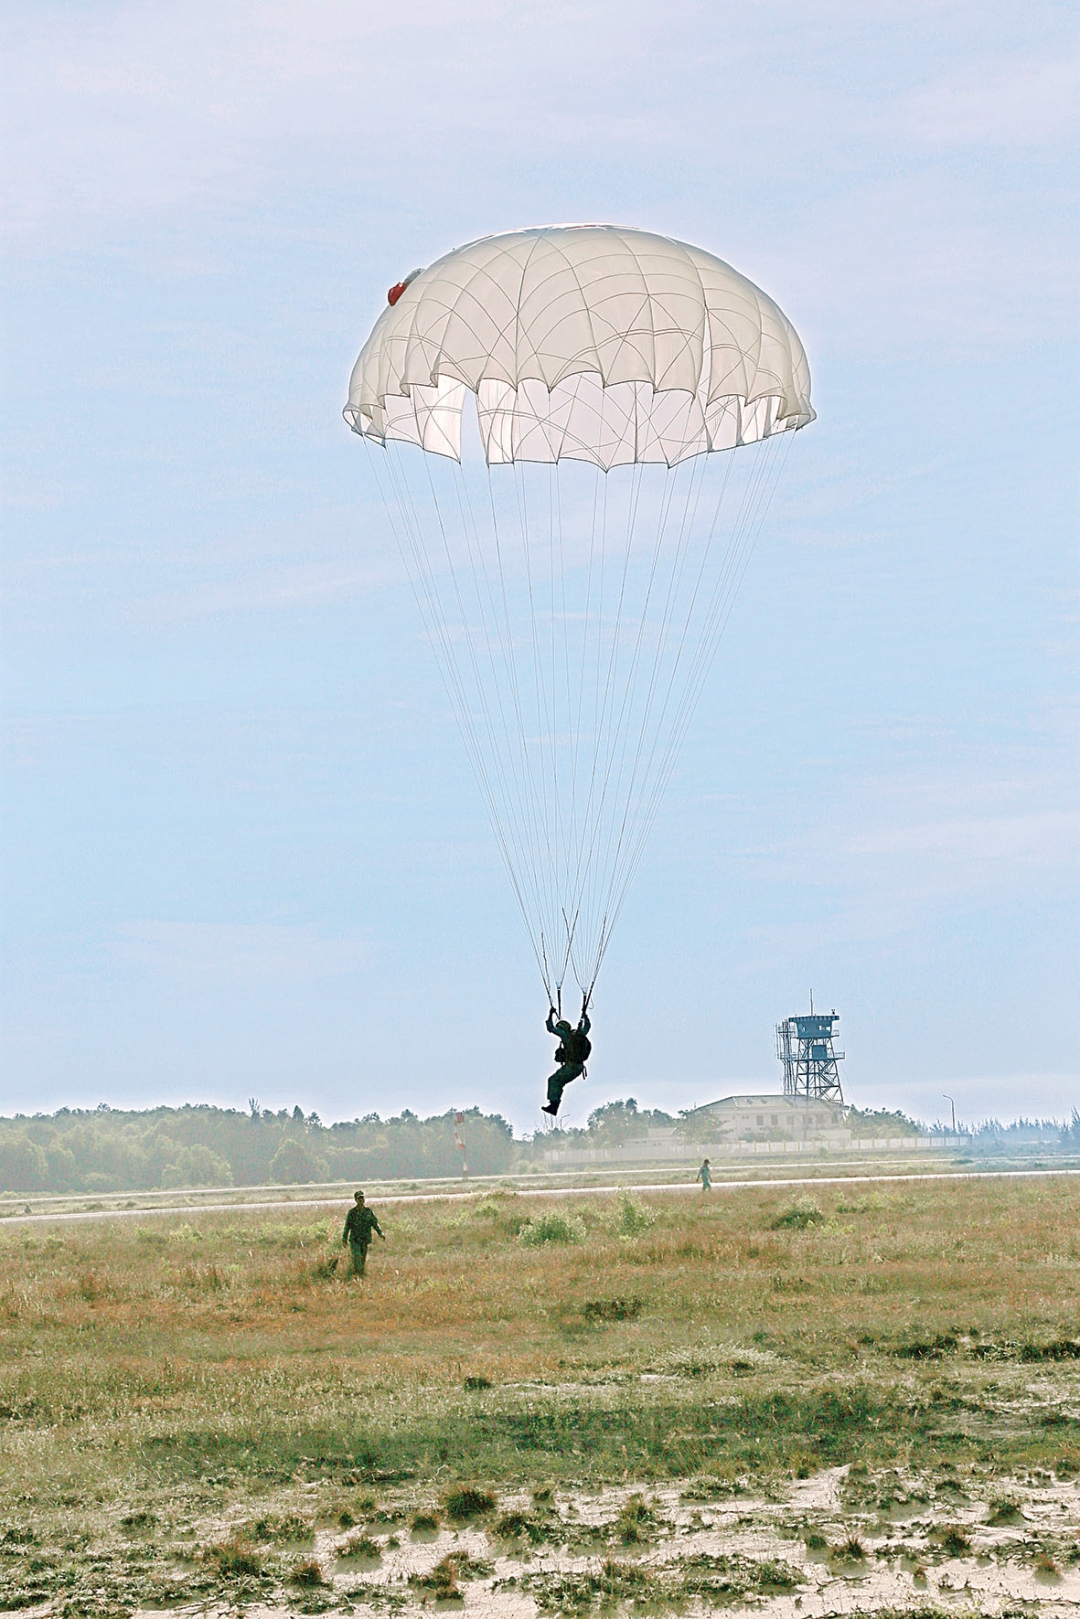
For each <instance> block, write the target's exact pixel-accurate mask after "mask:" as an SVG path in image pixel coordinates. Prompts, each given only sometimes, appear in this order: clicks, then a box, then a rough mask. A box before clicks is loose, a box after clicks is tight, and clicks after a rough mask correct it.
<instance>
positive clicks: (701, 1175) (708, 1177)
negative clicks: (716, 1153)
mask: <svg viewBox="0 0 1080 1619" xmlns="http://www.w3.org/2000/svg"><path fill="white" fill-rule="evenodd" d="M694 1178H695V1180H699V1181H700V1182H701V1190H702V1191H703V1192H708V1191H710V1190H711V1189H712V1171H711V1170H710V1168H709V1160H708V1159H707V1158H706V1159H705V1161H704V1162H703V1163H702V1166H701V1168H700V1169H699V1170H698V1172H697V1175H696V1176H695V1177H694Z"/></svg>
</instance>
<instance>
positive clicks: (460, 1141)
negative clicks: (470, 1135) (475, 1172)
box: [454, 1113, 469, 1181]
mask: <svg viewBox="0 0 1080 1619" xmlns="http://www.w3.org/2000/svg"><path fill="white" fill-rule="evenodd" d="M454 1145H455V1147H460V1149H461V1178H462V1180H463V1181H467V1180H468V1178H469V1166H468V1164H467V1163H466V1161H465V1115H464V1113H455V1114H454Z"/></svg>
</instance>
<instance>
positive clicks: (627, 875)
mask: <svg viewBox="0 0 1080 1619" xmlns="http://www.w3.org/2000/svg"><path fill="white" fill-rule="evenodd" d="M779 436H780V435H771V436H770V437H779ZM783 437H784V438H785V440H786V443H785V445H784V448H783V451H782V452H781V453H778V452H777V450H776V448H775V446H773V445H772V444H771V443H770V442H769V441H768V440H766V441H765V442H764V443H763V444H762V445H761V446H760V449H759V450H758V465H757V466H756V467H755V469H754V475H753V477H752V478H751V479H750V480H749V481H748V485H747V488H746V490H745V491H744V494H743V499H742V502H741V504H740V510H739V514H738V517H737V519H736V522H735V524H734V525H733V531H734V539H733V543H732V545H731V546H730V547H729V551H728V556H727V558H726V559H725V566H724V568H723V570H722V572H721V574H720V577H719V578H718V580H717V581H716V583H715V585H714V588H713V592H712V596H711V599H710V601H709V604H708V609H707V612H706V622H705V629H704V633H703V634H702V635H701V637H700V639H699V641H698V645H697V648H696V651H695V653H694V655H693V658H692V660H691V671H690V674H689V676H688V678H687V679H686V680H685V682H684V685H683V691H682V695H681V698H680V700H679V703H678V705H677V711H676V718H675V723H674V725H673V727H672V730H671V733H670V735H669V737H668V741H667V744H666V746H665V747H664V749H663V750H662V756H661V762H660V766H659V768H658V770H657V771H656V774H655V779H654V782H653V786H652V790H651V792H650V794H649V803H648V805H647V808H646V810H645V813H644V815H643V816H642V818H641V823H640V825H639V827H638V829H637V833H636V836H635V838H634V846H633V849H632V852H631V854H630V856H629V858H628V859H627V861H626V864H625V867H624V869H623V872H622V876H621V880H620V882H619V883H618V885H617V892H616V893H615V894H614V896H613V904H612V907H611V909H610V911H609V913H608V914H607V915H606V916H605V919H604V925H603V928H602V936H601V943H600V948H599V955H598V966H599V962H600V961H602V960H603V957H604V956H605V954H606V953H607V947H608V944H609V942H610V939H611V931H612V929H613V927H614V925H615V923H616V922H617V920H618V918H619V915H620V913H621V911H622V908H623V905H624V904H625V901H626V896H627V893H628V891H629V888H630V884H631V882H632V880H633V877H634V874H635V872H636V870H637V867H638V865H639V864H640V860H641V856H642V854H643V852H644V847H645V843H646V841H647V838H648V835H649V832H650V830H651V828H652V826H653V824H654V822H655V819H656V815H657V813H658V811H659V807H660V802H661V800H662V798H663V795H664V791H665V789H666V787H667V784H668V781H669V780H670V777H671V774H672V771H673V769H674V767H675V764H676V762H677V760H678V756H679V753H680V751H681V747H682V743H683V741H684V739H685V736H686V732H687V730H688V728H689V724H690V721H691V719H692V717H693V713H694V710H695V708H696V706H697V702H698V699H699V697H700V695H701V690H702V688H703V686H704V683H705V680H706V678H707V676H708V673H709V670H710V668H711V667H712V664H713V662H714V661H715V657H716V653H717V650H718V648H719V643H720V639H721V637H722V635H723V631H724V629H725V627H726V625H727V622H728V619H729V618H730V615H731V611H732V608H733V607H734V603H735V598H736V596H737V594H738V590H739V586H740V585H741V583H742V580H743V578H744V576H745V573H746V569H747V567H748V566H749V563H750V559H751V557H752V555H753V551H754V547H755V545H756V543H757V540H758V537H759V536H760V534H761V530H762V528H763V526H764V523H765V520H766V518H767V516H768V511H769V507H770V505H771V503H772V499H773V495H774V494H775V491H776V487H777V484H778V483H779V480H780V478H781V476H782V474H783V469H784V466H785V465H786V462H787V457H788V455H789V453H790V449H791V438H792V437H793V435H792V434H791V433H790V432H788V433H785V434H784V435H783ZM726 485H727V480H726V479H725V485H724V489H723V490H722V491H721V498H720V502H718V505H717V512H716V515H715V517H714V522H713V529H712V531H711V532H713V533H714V532H715V529H716V526H717V524H718V522H719V517H720V505H721V504H722V501H723V495H724V493H725V492H726ZM710 539H711V534H710Z"/></svg>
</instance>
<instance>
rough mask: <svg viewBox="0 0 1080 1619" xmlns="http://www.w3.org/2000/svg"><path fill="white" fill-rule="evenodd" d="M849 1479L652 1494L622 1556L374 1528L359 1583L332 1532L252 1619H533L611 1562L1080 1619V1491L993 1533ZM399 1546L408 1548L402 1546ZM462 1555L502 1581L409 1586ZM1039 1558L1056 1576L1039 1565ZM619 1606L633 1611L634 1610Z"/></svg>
mask: <svg viewBox="0 0 1080 1619" xmlns="http://www.w3.org/2000/svg"><path fill="white" fill-rule="evenodd" d="M847 1471H848V1470H847V1469H846V1468H837V1469H833V1470H830V1471H828V1472H825V1473H821V1474H818V1475H817V1476H815V1477H813V1478H811V1479H808V1480H806V1481H805V1482H802V1483H797V1484H793V1485H792V1486H790V1487H789V1489H788V1490H787V1492H786V1495H785V1497H784V1499H783V1500H766V1499H763V1498H761V1497H760V1496H752V1495H746V1496H737V1497H736V1498H735V1499H733V1500H730V1499H729V1500H722V1501H716V1502H712V1503H710V1502H702V1501H688V1500H685V1499H683V1497H682V1495H681V1492H680V1490H679V1489H678V1488H676V1487H669V1488H665V1489H661V1490H653V1491H643V1492H641V1493H642V1494H644V1495H645V1496H646V1499H647V1500H648V1502H649V1504H650V1506H651V1508H652V1510H653V1513H654V1515H655V1518H656V1524H655V1527H654V1528H653V1529H652V1531H651V1532H650V1535H649V1537H648V1539H647V1541H646V1543H644V1544H643V1545H641V1546H640V1547H630V1548H618V1549H613V1548H612V1547H611V1546H610V1545H608V1546H604V1547H602V1548H598V1550H597V1551H596V1552H595V1553H594V1554H592V1555H575V1554H574V1553H573V1552H571V1551H570V1550H569V1548H568V1546H567V1545H566V1544H563V1545H559V1544H558V1539H559V1535H558V1533H556V1537H555V1541H554V1542H553V1544H551V1545H548V1546H540V1547H537V1548H535V1549H532V1550H529V1549H527V1548H524V1547H522V1548H521V1549H513V1550H512V1549H511V1548H510V1547H508V1546H507V1545H506V1544H505V1543H503V1542H500V1541H498V1540H497V1539H496V1538H495V1537H494V1534H493V1533H491V1534H488V1533H485V1532H484V1530H483V1529H482V1528H480V1527H478V1526H477V1527H473V1526H470V1527H467V1528H464V1529H461V1530H456V1531H455V1530H453V1529H443V1530H441V1531H440V1532H438V1533H437V1534H436V1533H433V1532H430V1531H429V1532H427V1534H426V1535H424V1536H416V1535H413V1536H410V1535H409V1533H408V1531H407V1529H405V1528H403V1527H402V1528H399V1529H398V1530H397V1535H394V1534H393V1533H391V1532H388V1531H387V1529H386V1527H385V1525H384V1526H382V1532H381V1533H374V1528H375V1526H369V1533H372V1538H374V1539H376V1540H378V1541H379V1544H380V1550H381V1556H380V1559H379V1561H378V1562H377V1563H376V1564H371V1563H369V1564H368V1565H367V1566H366V1567H365V1568H364V1569H363V1570H362V1571H357V1570H356V1569H354V1568H352V1567H350V1565H349V1564H348V1563H347V1562H346V1563H343V1562H342V1561H341V1560H340V1559H339V1558H338V1556H337V1553H338V1551H339V1549H340V1548H341V1547H342V1546H343V1545H344V1544H345V1542H346V1541H347V1539H348V1535H346V1534H344V1533H340V1534H339V1533H320V1534H319V1535H318V1536H317V1539H316V1544H315V1548H314V1554H313V1555H314V1556H315V1557H316V1558H317V1560H318V1562H319V1564H320V1567H321V1569H322V1571H323V1575H324V1579H325V1580H326V1582H327V1584H326V1586H325V1587H324V1588H323V1590H322V1591H321V1592H319V1593H318V1596H317V1598H316V1601H315V1602H314V1603H313V1602H312V1601H311V1599H310V1597H309V1598H308V1599H307V1600H305V1599H303V1598H301V1597H298V1598H297V1600H296V1601H295V1603H292V1604H288V1605H281V1604H277V1605H274V1604H270V1605H267V1604H261V1603H253V1604H251V1605H250V1606H248V1607H247V1608H246V1610H245V1611H246V1613H247V1614H248V1615H249V1616H250V1619H285V1616H287V1615H288V1616H292V1615H298V1614H300V1613H303V1612H308V1613H310V1612H313V1611H317V1610H318V1611H322V1612H324V1613H326V1614H328V1615H335V1614H339V1613H347V1612H352V1613H355V1614H356V1615H358V1616H360V1619H367V1616H369V1615H372V1616H373V1615H376V1614H385V1613H386V1612H387V1611H398V1612H413V1613H422V1612H423V1611H424V1610H425V1607H426V1608H427V1610H428V1611H429V1612H430V1611H432V1610H433V1609H452V1610H459V1611H462V1612H464V1613H466V1614H472V1615H475V1616H476V1619H534V1615H536V1614H537V1612H538V1603H537V1600H536V1597H535V1596H534V1595H533V1594H531V1593H530V1592H529V1591H527V1590H523V1589H522V1584H523V1581H524V1582H525V1583H528V1581H529V1579H530V1577H531V1578H532V1579H534V1580H535V1578H536V1576H543V1575H545V1574H553V1573H560V1572H561V1573H568V1572H575V1571H576V1572H583V1571H588V1570H590V1569H591V1570H594V1571H596V1570H598V1569H599V1568H600V1567H601V1565H602V1563H603V1562H604V1560H605V1558H615V1559H617V1560H619V1561H625V1562H633V1563H635V1564H638V1565H641V1566H644V1567H646V1568H657V1567H663V1566H669V1567H670V1566H671V1565H673V1564H676V1563H680V1562H682V1561H684V1560H685V1559H688V1558H690V1557H692V1556H694V1555H695V1554H701V1553H705V1554H710V1555H714V1556H715V1555H717V1554H725V1555H726V1556H728V1557H731V1556H732V1555H733V1554H739V1555H741V1556H743V1557H745V1558H750V1559H753V1560H755V1561H756V1560H759V1559H765V1558H775V1559H778V1560H779V1561H781V1562H782V1563H785V1564H787V1565H788V1566H789V1568H791V1569H792V1570H793V1572H794V1573H795V1574H796V1576H797V1577H798V1579H799V1581H800V1584H799V1585H798V1588H797V1590H795V1591H792V1592H790V1593H785V1594H778V1595H765V1596H762V1597H748V1598H746V1599H743V1600H736V1601H734V1602H731V1603H725V1604H724V1607H723V1609H722V1610H720V1611H727V1612H733V1611H734V1612H740V1611H741V1612H750V1611H753V1612H754V1613H756V1614H759V1615H761V1616H763V1619H826V1616H831V1615H841V1614H844V1615H852V1614H873V1613H885V1612H887V1613H888V1614H889V1615H890V1616H892V1619H895V1616H897V1615H901V1614H910V1615H912V1616H913V1619H914V1616H922V1619H929V1616H930V1615H934V1616H937V1615H941V1614H955V1615H957V1616H958V1619H967V1616H980V1619H981V1616H984V1615H985V1616H986V1619H1007V1616H1008V1619H1020V1616H1021V1615H1026V1614H1038V1615H1041V1616H1045V1619H1058V1616H1062V1615H1076V1614H1078V1613H1080V1564H1078V1563H1072V1562H1070V1561H1069V1552H1070V1550H1071V1548H1073V1547H1075V1546H1076V1545H1077V1531H1078V1529H1080V1481H1077V1482H1075V1483H1061V1482H1060V1481H1053V1480H1049V1479H1047V1480H1046V1482H1044V1483H1040V1484H1032V1483H1031V1482H1027V1483H1023V1484H1022V1483H1019V1482H1016V1483H1014V1484H1012V1485H1011V1486H1009V1487H1008V1493H1010V1494H1012V1495H1014V1496H1015V1497H1016V1498H1017V1500H1018V1501H1019V1503H1020V1512H1019V1516H1018V1517H1017V1520H1016V1521H1015V1522H1013V1523H1011V1524H1009V1525H1007V1526H1003V1527H997V1528H994V1527H991V1526H990V1525H989V1524H988V1523H987V1521H986V1520H987V1517H988V1509H987V1506H986V1505H985V1503H982V1502H974V1501H970V1500H968V1499H967V1498H966V1497H964V1496H963V1495H962V1494H961V1492H959V1491H956V1492H950V1490H949V1488H948V1486H947V1485H946V1486H945V1488H944V1490H943V1489H942V1488H941V1486H940V1482H939V1486H938V1488H937V1489H936V1490H933V1489H931V1491H930V1492H929V1493H930V1494H931V1495H932V1496H933V1499H932V1500H930V1501H926V1500H919V1499H914V1498H912V1499H908V1500H907V1501H906V1502H904V1501H903V1500H902V1497H903V1496H904V1495H905V1493H906V1488H905V1481H902V1480H899V1479H897V1476H896V1475H892V1476H891V1477H892V1478H893V1479H894V1481H895V1483H896V1486H897V1487H896V1494H897V1495H898V1496H899V1497H901V1500H900V1502H899V1503H897V1502H894V1503H892V1504H890V1505H888V1506H886V1507H882V1505H881V1504H880V1500H879V1502H878V1504H876V1505H874V1504H871V1505H869V1506H867V1507H865V1508H863V1509H861V1510H860V1509H859V1508H858V1507H857V1506H855V1507H853V1506H852V1504H851V1496H850V1492H848V1494H847V1499H846V1500H845V1498H844V1496H845V1486H846V1484H847V1482H848V1481H847V1480H846V1474H847ZM995 1484H996V1485H997V1486H999V1493H1001V1492H1003V1491H1004V1490H1005V1488H1006V1485H1005V1482H1004V1481H1001V1480H997V1481H995ZM906 1486H907V1487H908V1488H910V1490H911V1491H912V1492H913V1495H917V1494H919V1493H923V1494H925V1493H926V1490H925V1486H924V1487H923V1490H922V1491H921V1492H920V1490H919V1484H918V1481H917V1480H908V1481H906ZM633 1493H635V1492H633V1491H632V1490H631V1489H630V1488H623V1489H618V1490H608V1491H605V1492H603V1493H601V1494H593V1495H583V1494H579V1495H569V1494H568V1495H566V1496H565V1497H562V1498H560V1500H559V1503H558V1509H557V1510H558V1515H559V1518H560V1519H561V1520H562V1523H563V1525H565V1527H566V1535H567V1539H568V1540H574V1539H577V1540H578V1541H579V1542H580V1540H581V1537H582V1528H583V1526H584V1527H585V1528H586V1530H587V1526H589V1525H597V1526H599V1525H608V1526H610V1524H611V1521H612V1519H613V1518H614V1516H615V1515H616V1513H617V1512H618V1510H619V1508H620V1507H621V1506H622V1505H623V1503H624V1502H625V1501H626V1500H627V1499H628V1498H629V1497H630V1496H631V1494H633ZM500 1507H501V1509H502V1510H503V1511H506V1510H515V1509H520V1510H526V1509H527V1508H528V1507H529V1501H528V1499H527V1498H526V1497H521V1498H520V1500H515V1498H513V1497H510V1496H507V1497H504V1498H503V1499H502V1501H501V1502H500ZM223 1527H225V1526H223ZM949 1527H955V1528H958V1529H959V1530H961V1531H962V1533H963V1534H964V1535H965V1536H966V1537H967V1538H968V1539H969V1540H970V1550H968V1551H965V1552H964V1554H963V1555H962V1556H949V1555H947V1554H946V1552H945V1551H944V1550H943V1548H942V1547H941V1545H940V1542H939V1540H937V1539H935V1531H936V1532H937V1533H938V1535H940V1533H941V1532H942V1530H943V1528H949ZM811 1529H812V1530H816V1531H817V1532H818V1534H819V1535H821V1536H824V1537H825V1538H826V1539H827V1541H828V1543H829V1545H828V1547H822V1548H819V1549H817V1550H808V1549H807V1546H806V1544H805V1541H804V1539H803V1538H802V1537H804V1536H805V1535H806V1534H807V1532H808V1531H809V1530H811ZM355 1532H356V1531H350V1533H355ZM855 1534H857V1536H858V1538H859V1540H860V1541H861V1543H862V1546H863V1547H864V1550H865V1556H864V1557H863V1558H862V1559H852V1558H850V1557H849V1558H847V1559H846V1560H845V1559H844V1558H843V1557H842V1556H841V1555H840V1554H839V1552H838V1550H837V1548H839V1547H840V1546H842V1545H843V1543H844V1542H845V1541H846V1540H847V1539H848V1537H850V1536H852V1535H855ZM398 1537H400V1539H401V1544H400V1546H395V1545H393V1544H388V1543H389V1542H392V1541H393V1540H394V1539H396V1538H398ZM463 1553H465V1554H467V1555H468V1556H469V1557H472V1558H474V1559H477V1560H480V1559H482V1560H484V1561H485V1562H486V1563H488V1564H490V1565H492V1572H491V1573H490V1574H488V1575H486V1576H485V1577H482V1578H474V1579H469V1580H466V1579H462V1581H461V1587H462V1598H461V1599H460V1600H458V1601H451V1602H434V1601H433V1599H432V1598H431V1596H430V1594H427V1593H425V1592H424V1591H423V1590H420V1589H417V1587H415V1586H413V1585H410V1584H409V1576H410V1575H423V1574H426V1573H428V1572H429V1571H430V1570H431V1569H432V1568H433V1567H434V1566H435V1565H436V1564H437V1563H438V1562H439V1561H440V1560H441V1559H442V1558H444V1557H446V1556H447V1555H448V1554H449V1555H451V1556H457V1557H459V1558H460V1557H461V1555H462V1554H463ZM1040 1555H1041V1557H1042V1559H1043V1566H1042V1568H1041V1569H1040V1567H1039V1566H1038V1563H1037V1558H1038V1557H1039V1556H1040ZM425 1595H427V1602H426V1603H425V1600H424V1598H425ZM311 1596H315V1592H312V1593H311ZM618 1607H619V1608H620V1609H622V1610H623V1611H626V1610H627V1604H626V1603H620V1604H618ZM40 1611H42V1612H46V1611H47V1610H40ZM169 1611H170V1613H171V1614H172V1615H174V1616H176V1615H194V1614H200V1615H207V1616H211V1615H212V1616H214V1619H218V1616H221V1619H224V1616H225V1615H226V1614H227V1613H229V1612H233V1613H235V1611H236V1610H235V1609H232V1610H230V1609H228V1608H227V1607H225V1606H222V1605H219V1604H210V1605H209V1606H193V1607H190V1608H189V1607H185V1608H179V1609H178V1608H173V1609H171V1610H169ZM563 1611H566V1610H564V1609H560V1608H558V1607H555V1608H551V1607H550V1606H549V1607H548V1609H547V1612H554V1613H559V1612H563ZM597 1611H598V1610H597V1609H595V1608H594V1609H593V1612H594V1613H595V1612H597ZM609 1611H610V1610H609ZM638 1611H648V1612H651V1613H662V1612H664V1611H665V1606H664V1604H663V1603H662V1602H661V1603H659V1604H656V1603H653V1604H650V1605H649V1606H648V1608H647V1609H645V1610H638ZM666 1611H671V1612H674V1611H680V1612H684V1613H688V1614H697V1613H701V1612H703V1611H714V1610H711V1609H709V1610H703V1609H702V1607H701V1605H700V1603H699V1602H697V1601H696V1600H695V1601H690V1602H688V1603H684V1604H681V1605H680V1606H679V1608H678V1610H676V1608H675V1607H674V1605H672V1606H671V1607H669V1608H667V1610H666ZM140 1619H151V1613H150V1611H149V1610H145V1611H144V1612H143V1613H142V1614H141V1615H140Z"/></svg>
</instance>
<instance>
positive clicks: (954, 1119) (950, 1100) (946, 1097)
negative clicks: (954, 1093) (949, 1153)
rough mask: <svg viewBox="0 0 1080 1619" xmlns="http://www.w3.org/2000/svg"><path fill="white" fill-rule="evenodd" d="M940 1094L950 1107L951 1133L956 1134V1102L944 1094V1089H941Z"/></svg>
mask: <svg viewBox="0 0 1080 1619" xmlns="http://www.w3.org/2000/svg"><path fill="white" fill-rule="evenodd" d="M941 1094H942V1096H944V1097H945V1100H946V1102H948V1104H949V1106H950V1107H951V1108H952V1133H953V1135H955V1134H956V1103H955V1102H954V1101H953V1099H952V1097H951V1096H948V1095H946V1093H945V1092H944V1091H942V1093H941Z"/></svg>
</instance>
